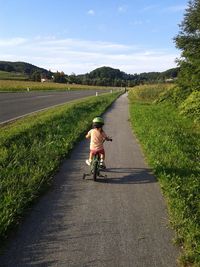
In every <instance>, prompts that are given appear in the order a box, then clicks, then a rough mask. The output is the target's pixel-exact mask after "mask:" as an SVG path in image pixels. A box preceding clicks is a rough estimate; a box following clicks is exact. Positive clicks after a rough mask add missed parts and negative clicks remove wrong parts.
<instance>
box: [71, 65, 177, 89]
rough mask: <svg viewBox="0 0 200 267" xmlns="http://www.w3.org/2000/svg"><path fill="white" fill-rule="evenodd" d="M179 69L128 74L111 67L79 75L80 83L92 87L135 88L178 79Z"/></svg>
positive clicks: (77, 77)
mask: <svg viewBox="0 0 200 267" xmlns="http://www.w3.org/2000/svg"><path fill="white" fill-rule="evenodd" d="M178 72H179V68H172V69H169V70H166V71H164V72H145V73H140V74H127V73H125V72H122V71H120V70H119V69H114V68H110V67H105V66H104V67H100V68H97V69H95V70H93V71H91V72H90V73H87V74H83V75H77V76H76V79H77V81H78V82H79V83H82V84H90V85H110V86H135V85H138V84H143V83H155V82H164V81H166V80H167V79H174V78H176V77H177V75H178Z"/></svg>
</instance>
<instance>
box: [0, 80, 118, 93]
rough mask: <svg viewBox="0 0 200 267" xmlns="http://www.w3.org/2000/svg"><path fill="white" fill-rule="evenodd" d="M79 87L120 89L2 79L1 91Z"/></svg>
mask: <svg viewBox="0 0 200 267" xmlns="http://www.w3.org/2000/svg"><path fill="white" fill-rule="evenodd" d="M79 89H110V90H111V89H119V88H113V87H106V86H90V85H80V84H64V83H54V82H44V83H41V82H30V81H12V80H0V91H2V92H23V91H27V90H29V91H47V90H79Z"/></svg>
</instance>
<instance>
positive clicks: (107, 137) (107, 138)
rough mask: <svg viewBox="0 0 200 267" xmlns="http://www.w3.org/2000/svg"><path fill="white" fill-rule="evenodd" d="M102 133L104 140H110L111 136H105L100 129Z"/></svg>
mask: <svg viewBox="0 0 200 267" xmlns="http://www.w3.org/2000/svg"><path fill="white" fill-rule="evenodd" d="M102 135H103V137H104V138H105V140H106V141H112V138H111V137H109V136H107V135H106V133H105V132H104V131H102Z"/></svg>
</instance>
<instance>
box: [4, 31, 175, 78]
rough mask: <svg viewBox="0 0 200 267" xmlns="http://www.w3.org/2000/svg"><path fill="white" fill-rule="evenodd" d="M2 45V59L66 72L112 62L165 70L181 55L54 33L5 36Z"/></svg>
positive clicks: (130, 69) (130, 67)
mask: <svg viewBox="0 0 200 267" xmlns="http://www.w3.org/2000/svg"><path fill="white" fill-rule="evenodd" d="M13 40H15V42H14V41H13ZM16 40H18V41H16ZM20 40H21V41H20ZM8 43H9V44H12V46H11V45H10V46H8V45H7V44H8ZM14 44H15V45H14ZM0 45H1V50H0V59H1V60H10V61H25V62H29V63H32V64H34V65H37V66H39V67H44V68H46V69H51V70H52V71H57V70H58V71H64V72H65V73H66V74H71V73H72V72H74V73H76V74H80V73H86V72H90V71H92V70H93V69H95V68H97V67H100V66H111V67H114V68H118V69H121V70H122V71H125V72H127V73H140V72H148V71H164V70H167V69H168V68H172V67H175V66H176V64H175V58H177V57H178V56H179V55H178V54H177V52H176V51H175V52H169V51H165V50H152V49H151V50H147V49H145V48H144V47H142V46H138V45H125V44H120V43H111V42H101V41H89V40H80V39H57V38H56V37H55V36H49V37H41V36H37V37H36V38H33V39H29V40H28V39H23V38H13V39H10V40H8V39H6V40H0ZM16 48H17V49H16Z"/></svg>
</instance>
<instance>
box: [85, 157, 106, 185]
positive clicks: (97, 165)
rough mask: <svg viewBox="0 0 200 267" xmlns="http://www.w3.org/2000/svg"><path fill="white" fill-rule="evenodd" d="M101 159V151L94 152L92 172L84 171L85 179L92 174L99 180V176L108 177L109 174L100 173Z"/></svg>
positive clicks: (94, 178)
mask: <svg viewBox="0 0 200 267" xmlns="http://www.w3.org/2000/svg"><path fill="white" fill-rule="evenodd" d="M100 159H101V156H100V154H99V153H96V154H94V156H93V159H92V162H91V165H90V173H84V174H83V179H85V177H86V176H91V175H92V177H93V180H94V181H96V180H97V177H104V178H106V177H107V175H102V174H101V173H100V171H101V167H100Z"/></svg>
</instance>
